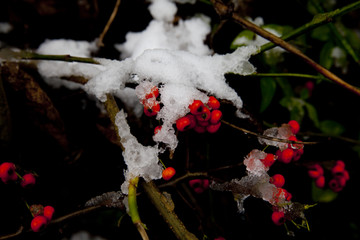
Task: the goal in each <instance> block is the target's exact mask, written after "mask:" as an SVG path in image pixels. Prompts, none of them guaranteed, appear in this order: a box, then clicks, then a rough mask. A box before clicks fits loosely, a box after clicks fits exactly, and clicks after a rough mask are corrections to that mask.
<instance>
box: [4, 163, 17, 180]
mask: <svg viewBox="0 0 360 240" xmlns="http://www.w3.org/2000/svg"><path fill="white" fill-rule="evenodd" d="M15 169H16V168H15V164H14V163H12V162H3V163H2V164H1V165H0V178H1V180H2V181H3V182H4V183H8V182H9V181H15V180H16V179H17V178H18V176H17V174H16V171H15Z"/></svg>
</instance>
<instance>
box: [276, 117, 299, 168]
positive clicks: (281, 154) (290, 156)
mask: <svg viewBox="0 0 360 240" xmlns="http://www.w3.org/2000/svg"><path fill="white" fill-rule="evenodd" d="M287 125H288V127H290V130H291V133H292V135H291V136H289V137H288V140H289V141H298V139H297V138H296V136H295V135H296V134H297V133H298V132H299V130H300V125H299V123H298V122H297V121H295V120H290V121H289V122H288V123H287ZM285 126H286V125H285ZM303 153H304V145H303V144H300V143H295V144H291V143H289V144H288V145H287V148H285V149H282V150H280V149H278V150H277V151H276V155H277V156H278V160H279V161H280V162H283V163H290V162H291V161H298V160H299V159H300V157H301V155H302V154H303Z"/></svg>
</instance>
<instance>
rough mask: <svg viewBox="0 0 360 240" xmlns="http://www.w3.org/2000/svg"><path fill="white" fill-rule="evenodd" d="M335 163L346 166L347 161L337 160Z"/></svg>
mask: <svg viewBox="0 0 360 240" xmlns="http://www.w3.org/2000/svg"><path fill="white" fill-rule="evenodd" d="M335 165H337V166H341V167H343V168H345V163H344V161H342V160H337V161H336V162H335Z"/></svg>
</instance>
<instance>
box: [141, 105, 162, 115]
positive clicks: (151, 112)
mask: <svg viewBox="0 0 360 240" xmlns="http://www.w3.org/2000/svg"><path fill="white" fill-rule="evenodd" d="M159 111H160V104H159V103H156V104H154V105H153V106H151V107H148V106H144V113H145V115H146V116H148V117H152V116H155V115H156V114H157V113H158V112H159Z"/></svg>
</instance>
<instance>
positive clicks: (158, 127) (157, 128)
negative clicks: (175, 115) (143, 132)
mask: <svg viewBox="0 0 360 240" xmlns="http://www.w3.org/2000/svg"><path fill="white" fill-rule="evenodd" d="M161 128H162V126H156V127H155V129H154V135H156V134H158V132H160V131H161Z"/></svg>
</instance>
